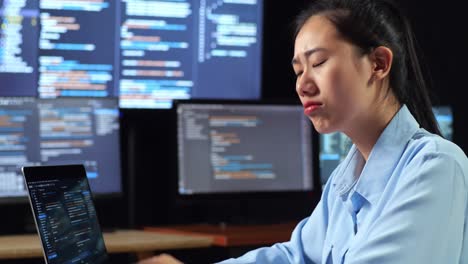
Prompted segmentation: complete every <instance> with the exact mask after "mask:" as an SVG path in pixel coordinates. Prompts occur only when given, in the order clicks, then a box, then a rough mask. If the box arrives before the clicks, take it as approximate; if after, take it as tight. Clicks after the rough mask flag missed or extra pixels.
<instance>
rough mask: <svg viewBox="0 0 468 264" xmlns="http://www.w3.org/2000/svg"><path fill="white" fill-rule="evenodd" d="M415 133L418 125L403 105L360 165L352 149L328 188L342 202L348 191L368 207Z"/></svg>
mask: <svg viewBox="0 0 468 264" xmlns="http://www.w3.org/2000/svg"><path fill="white" fill-rule="evenodd" d="M418 129H419V124H418V122H417V121H416V119H414V117H413V116H412V115H411V113H410V111H409V110H408V107H407V106H406V105H403V106H402V107H401V109H400V110H399V111H398V112H397V114H396V115H395V116H394V117H393V119H392V121H390V123H389V124H388V125H387V127H386V128H385V129H384V131H383V132H382V134H381V135H380V137H379V139H378V140H377V142H376V143H375V145H374V147H373V148H372V151H371V153H370V155H369V158H368V160H367V162H366V163H365V164H364V157H363V156H362V155H361V153H360V152H359V151H358V150H357V148H356V147H355V146H354V145H353V146H352V147H351V150H350V151H349V153H348V155H347V157H346V158H345V160H344V161H343V165H342V166H340V169H338V170H339V171H337V175H336V176H335V177H334V180H333V182H332V186H334V187H335V188H336V191H337V193H338V194H339V195H340V196H342V198H344V199H346V197H347V194H348V193H349V191H351V189H354V190H355V191H356V192H358V193H359V194H360V195H361V196H362V197H363V198H364V199H366V200H367V201H368V202H370V203H371V204H373V203H375V202H376V201H377V200H378V199H379V198H380V195H381V194H382V191H383V190H384V188H385V186H386V184H387V181H388V178H389V177H390V175H391V173H392V171H393V170H394V168H395V166H396V164H397V163H398V160H399V159H400V157H401V155H402V154H403V151H404V149H405V147H406V144H407V142H408V141H409V140H410V138H411V137H412V136H413V135H414V133H416V131H417V130H418ZM363 165H364V168H363V169H362V171H361V169H360V168H362V166H363Z"/></svg>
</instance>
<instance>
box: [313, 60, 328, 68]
mask: <svg viewBox="0 0 468 264" xmlns="http://www.w3.org/2000/svg"><path fill="white" fill-rule="evenodd" d="M326 61H327V60H323V61H321V62H319V63H316V64H313V65H312V67H314V68H315V67H319V66H321V65H322V64H324V63H325V62H326Z"/></svg>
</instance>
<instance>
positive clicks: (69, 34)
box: [0, 0, 263, 108]
mask: <svg viewBox="0 0 468 264" xmlns="http://www.w3.org/2000/svg"><path fill="white" fill-rule="evenodd" d="M0 4H1V12H0V20H1V21H2V28H1V29H0V33H1V34H0V35H1V42H2V43H8V45H2V46H1V47H0V81H1V83H2V87H0V96H32V97H40V98H61V97H99V98H105V97H119V98H120V100H119V103H120V107H121V108H170V107H171V104H172V100H173V99H189V98H223V99H224V98H227V99H258V98H259V97H260V90H261V87H260V80H261V46H262V21H263V0H248V1H228V0H221V1H219V0H168V1H159V0H147V1H141V0H125V1H121V0H119V1H111V0H102V1H51V0H50V1H37V0H23V1H0ZM11 18H15V19H11Z"/></svg>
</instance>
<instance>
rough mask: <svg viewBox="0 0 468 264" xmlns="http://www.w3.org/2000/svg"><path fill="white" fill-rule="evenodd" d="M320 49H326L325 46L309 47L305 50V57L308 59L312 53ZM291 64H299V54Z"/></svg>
mask: <svg viewBox="0 0 468 264" xmlns="http://www.w3.org/2000/svg"><path fill="white" fill-rule="evenodd" d="M319 51H326V49H325V48H320V47H319V48H312V49H308V50H306V51H304V52H303V53H304V57H305V59H306V60H307V59H308V58H309V57H310V56H312V54H314V53H316V52H319ZM291 64H292V65H293V66H294V65H297V64H299V59H298V58H297V56H295V57H294V58H293V59H292V61H291Z"/></svg>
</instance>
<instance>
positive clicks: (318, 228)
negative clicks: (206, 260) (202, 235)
mask: <svg viewBox="0 0 468 264" xmlns="http://www.w3.org/2000/svg"><path fill="white" fill-rule="evenodd" d="M328 192H329V184H328V183H327V185H326V186H325V189H324V192H323V194H322V199H321V200H320V202H319V203H318V204H317V206H316V207H315V210H314V211H313V213H312V215H311V216H310V217H308V218H305V219H303V220H302V221H301V222H300V223H299V224H298V225H297V226H296V227H295V229H294V231H293V233H292V235H291V239H290V241H288V242H284V243H277V244H274V245H273V246H271V247H263V248H259V249H256V250H253V251H249V252H247V253H246V254H245V255H243V256H241V257H239V258H236V259H228V260H225V261H223V262H220V264H241V263H242V264H249V263H271V264H279V263H294V264H303V263H304V264H306V263H307V264H309V263H321V262H322V260H321V259H322V251H323V246H324V245H323V244H324V240H325V233H326V230H327V226H328V205H327V204H328V203H327V197H328Z"/></svg>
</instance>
